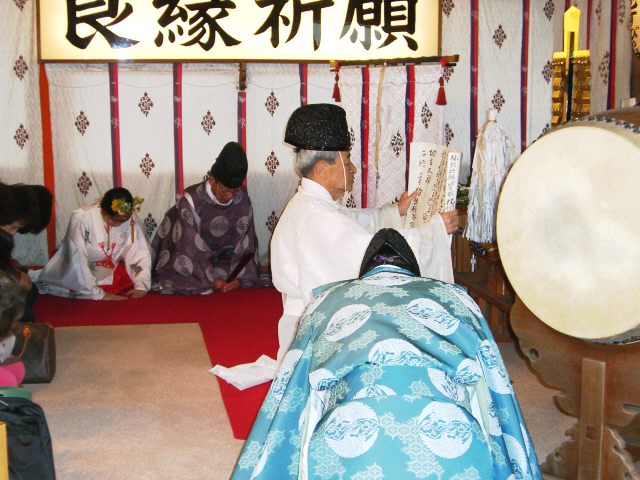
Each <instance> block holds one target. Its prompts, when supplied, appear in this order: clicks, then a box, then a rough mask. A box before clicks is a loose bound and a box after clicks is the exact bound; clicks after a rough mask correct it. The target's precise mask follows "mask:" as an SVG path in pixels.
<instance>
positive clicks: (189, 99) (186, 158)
mask: <svg viewBox="0 0 640 480" xmlns="http://www.w3.org/2000/svg"><path fill="white" fill-rule="evenodd" d="M238 75H239V71H238V65H237V64H223V65H220V64H198V63H192V64H184V65H183V73H182V138H183V171H184V186H185V187H188V186H189V185H193V184H194V183H197V182H200V181H202V179H203V177H204V175H205V174H206V173H207V172H208V171H209V169H210V168H211V165H213V162H214V161H215V159H216V158H217V157H218V154H219V153H220V150H222V147H224V146H225V144H226V143H227V142H230V141H238V78H239V77H238Z"/></svg>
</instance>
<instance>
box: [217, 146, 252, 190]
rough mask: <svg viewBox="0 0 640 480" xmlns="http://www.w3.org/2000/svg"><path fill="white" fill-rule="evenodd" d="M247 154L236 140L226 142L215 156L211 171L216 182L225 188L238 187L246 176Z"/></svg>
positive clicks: (247, 166)
mask: <svg viewBox="0 0 640 480" xmlns="http://www.w3.org/2000/svg"><path fill="white" fill-rule="evenodd" d="M248 168H249V165H248V163H247V154H246V153H244V149H243V148H242V145H240V144H239V143H238V142H229V143H227V144H226V145H225V146H224V147H223V148H222V150H221V151H220V155H218V158H216V161H215V162H214V164H213V166H212V167H211V171H210V172H209V173H210V174H211V175H213V178H215V179H216V180H217V181H218V182H220V183H221V184H223V185H224V186H225V187H227V188H238V187H239V186H240V185H242V182H244V179H245V177H246V176H247V170H248Z"/></svg>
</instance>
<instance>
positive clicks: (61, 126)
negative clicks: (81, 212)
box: [47, 64, 113, 245]
mask: <svg viewBox="0 0 640 480" xmlns="http://www.w3.org/2000/svg"><path fill="white" fill-rule="evenodd" d="M47 75H48V77H49V96H50V101H51V129H52V136H53V158H54V161H55V170H54V171H55V196H56V198H55V203H56V234H57V241H56V245H59V244H60V241H61V240H62V238H63V237H64V234H65V232H66V229H67V223H68V222H69V218H70V216H71V212H73V211H74V210H75V209H76V208H78V207H80V206H82V205H89V204H92V203H94V202H95V201H96V200H98V199H99V198H100V197H101V196H102V195H103V194H104V192H106V191H107V190H109V189H110V188H111V187H113V169H112V165H113V162H112V156H111V108H110V93H109V71H108V68H107V66H105V65H63V64H55V65H54V64H49V65H47Z"/></svg>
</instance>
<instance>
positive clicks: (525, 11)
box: [520, 0, 531, 152]
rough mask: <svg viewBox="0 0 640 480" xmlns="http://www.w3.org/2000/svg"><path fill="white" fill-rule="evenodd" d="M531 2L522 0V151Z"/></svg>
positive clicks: (524, 130) (526, 115) (527, 79)
mask: <svg viewBox="0 0 640 480" xmlns="http://www.w3.org/2000/svg"><path fill="white" fill-rule="evenodd" d="M530 7H531V1H530V0H522V50H521V64H522V66H521V68H520V151H521V152H522V151H524V149H525V148H527V117H528V114H529V111H528V105H527V100H528V96H527V92H528V90H529V13H530Z"/></svg>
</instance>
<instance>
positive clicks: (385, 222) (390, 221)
mask: <svg viewBox="0 0 640 480" xmlns="http://www.w3.org/2000/svg"><path fill="white" fill-rule="evenodd" d="M340 211H341V212H342V213H344V214H345V215H346V216H348V217H349V218H351V219H352V220H354V221H355V222H356V223H357V224H358V225H360V226H361V227H362V228H364V229H365V230H366V231H367V232H369V233H371V234H374V233H376V232H377V231H378V230H380V229H381V228H395V229H396V230H399V229H401V228H402V224H403V222H402V217H400V213H398V206H397V205H396V204H393V203H389V204H386V205H383V206H382V207H380V208H345V207H340Z"/></svg>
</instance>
